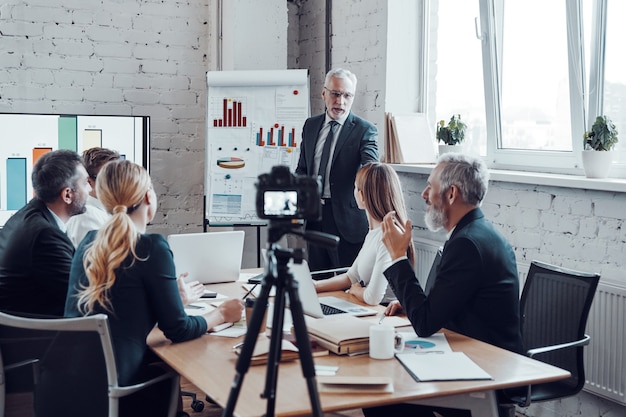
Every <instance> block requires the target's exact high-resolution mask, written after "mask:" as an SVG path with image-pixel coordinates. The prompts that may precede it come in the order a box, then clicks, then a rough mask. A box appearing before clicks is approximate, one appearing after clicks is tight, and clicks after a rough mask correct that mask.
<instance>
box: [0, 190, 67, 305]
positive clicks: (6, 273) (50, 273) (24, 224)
mask: <svg viewBox="0 0 626 417" xmlns="http://www.w3.org/2000/svg"><path fill="white" fill-rule="evenodd" d="M73 256H74V245H72V242H71V241H70V239H69V238H68V237H67V235H66V234H65V233H64V232H62V231H61V229H59V226H58V225H57V223H56V221H55V220H54V217H53V216H52V214H51V213H50V211H49V210H48V208H47V206H46V204H45V203H44V202H43V201H41V200H39V199H37V198H34V199H32V200H31V201H30V202H29V203H28V204H27V205H26V206H24V207H22V208H21V209H20V210H19V211H18V212H17V213H15V214H14V215H13V216H11V218H10V219H9V220H8V221H7V222H6V224H5V225H4V227H3V228H2V229H0V310H3V311H14V312H22V313H31V314H43V315H55V316H62V315H63V309H64V307H65V297H66V295H67V286H68V281H69V275H70V265H71V263H72V257H73Z"/></svg>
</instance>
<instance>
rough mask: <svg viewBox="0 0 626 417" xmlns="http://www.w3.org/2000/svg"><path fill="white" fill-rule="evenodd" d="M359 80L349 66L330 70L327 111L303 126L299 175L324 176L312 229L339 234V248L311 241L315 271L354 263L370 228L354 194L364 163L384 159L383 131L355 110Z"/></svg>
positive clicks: (324, 93)
mask: <svg viewBox="0 0 626 417" xmlns="http://www.w3.org/2000/svg"><path fill="white" fill-rule="evenodd" d="M356 84H357V79H356V76H355V75H354V74H353V73H351V72H350V71H348V70H345V69H342V68H336V69H333V70H331V71H329V72H328V73H327V74H326V78H325V80H324V87H323V89H322V98H323V99H324V103H325V105H326V112H325V113H324V114H320V115H317V116H313V117H311V118H309V119H307V120H306V122H305V123H304V127H303V129H302V146H301V148H300V159H299V161H298V166H297V168H296V174H300V175H309V176H316V175H319V176H321V177H322V195H321V197H322V219H321V221H319V222H313V221H308V222H307V224H306V230H316V231H321V232H325V233H329V234H332V235H336V236H338V237H339V246H338V247H337V248H324V247H318V246H316V245H314V244H309V245H308V261H309V267H310V268H311V270H313V271H319V270H325V269H332V268H339V267H345V266H350V265H352V263H353V262H354V259H355V258H356V256H357V254H358V253H359V250H360V249H361V246H362V245H363V241H364V240H365V235H366V234H367V231H368V223H367V218H366V216H365V212H364V211H363V210H361V209H359V208H358V206H357V204H356V200H355V198H354V179H355V177H356V172H357V171H358V170H359V168H360V167H361V166H363V165H364V164H366V163H368V162H371V161H377V160H378V158H379V156H378V143H377V139H378V130H377V129H376V126H374V125H373V124H372V123H370V122H368V121H366V120H364V119H362V118H360V117H358V116H356V115H355V114H353V113H352V112H351V111H350V109H351V108H352V103H353V102H354V95H355V91H356ZM318 278H319V277H318Z"/></svg>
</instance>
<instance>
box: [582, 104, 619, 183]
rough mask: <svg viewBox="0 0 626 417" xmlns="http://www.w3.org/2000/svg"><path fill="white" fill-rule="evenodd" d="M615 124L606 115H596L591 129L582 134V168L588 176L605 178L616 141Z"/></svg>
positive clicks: (611, 160)
mask: <svg viewBox="0 0 626 417" xmlns="http://www.w3.org/2000/svg"><path fill="white" fill-rule="evenodd" d="M617 135H618V132H617V128H616V127H615V124H614V123H613V121H611V119H610V118H609V117H608V116H598V117H596V120H595V122H593V125H592V126H591V130H589V131H587V132H585V133H584V135H583V139H584V150H583V154H582V157H583V168H584V169H585V175H586V176H587V177H588V178H606V177H607V176H608V174H609V169H610V168H611V164H612V162H613V148H614V147H615V144H616V143H617V142H618V140H619V138H618V136H617Z"/></svg>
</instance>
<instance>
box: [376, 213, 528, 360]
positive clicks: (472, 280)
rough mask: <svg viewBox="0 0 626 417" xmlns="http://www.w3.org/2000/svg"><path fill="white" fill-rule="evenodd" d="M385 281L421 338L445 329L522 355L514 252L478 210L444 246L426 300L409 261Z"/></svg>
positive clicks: (389, 273)
mask: <svg viewBox="0 0 626 417" xmlns="http://www.w3.org/2000/svg"><path fill="white" fill-rule="evenodd" d="M385 276H386V277H387V280H388V281H389V283H390V285H391V287H392V288H393V291H394V293H395V294H396V296H397V297H398V299H399V300H400V303H401V304H402V307H403V308H404V310H405V311H406V313H407V316H408V318H409V319H410V320H411V324H412V325H413V328H414V329H415V331H416V332H417V334H418V335H420V336H430V335H431V334H433V333H435V332H437V331H438V330H439V329H441V328H442V327H445V328H447V329H450V330H453V331H456V332H458V333H462V334H464V335H466V336H470V337H473V338H475V339H478V340H482V341H484V342H487V343H490V344H492V345H496V346H499V347H501V348H504V349H508V350H510V351H513V352H517V353H521V352H522V337H521V331H520V312H519V278H518V275H517V263H516V261H515V253H514V252H513V249H512V248H511V246H510V245H509V243H508V242H507V241H506V240H505V239H504V237H502V235H500V233H498V232H497V231H496V230H495V229H494V227H493V225H492V224H491V223H490V222H488V221H487V220H486V219H485V217H484V215H483V213H482V211H481V210H480V209H479V208H476V209H474V210H472V211H471V212H469V213H467V214H466V215H465V216H464V217H463V218H462V219H461V221H460V222H459V223H458V224H457V226H456V228H455V229H454V232H453V233H452V236H450V239H449V240H448V241H447V242H446V244H445V245H444V249H443V254H442V256H441V263H440V265H439V270H438V271H437V274H436V281H435V282H434V286H433V287H432V289H431V291H430V293H429V295H428V296H426V295H425V294H424V291H422V288H421V287H420V285H419V282H418V281H417V279H416V277H415V272H414V271H413V268H412V267H411V264H410V263H409V261H408V260H402V261H399V262H396V263H395V264H393V265H391V266H390V267H389V268H387V270H386V271H385Z"/></svg>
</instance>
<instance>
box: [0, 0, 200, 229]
mask: <svg viewBox="0 0 626 417" xmlns="http://www.w3.org/2000/svg"><path fill="white" fill-rule="evenodd" d="M208 13H209V11H208V0H204V1H193V2H188V3H180V2H177V1H174V0H166V1H163V2H162V1H152V0H141V1H135V2H127V1H119V0H118V1H105V2H101V1H94V0H69V1H68V0H38V1H30V0H28V1H17V0H9V1H4V2H3V3H2V5H1V6H0V34H1V35H0V111H2V112H26V113H37V112H45V113H66V114H112V115H148V116H150V117H151V122H152V126H151V127H152V132H151V133H152V151H151V157H152V161H153V163H152V168H153V171H152V178H153V180H154V182H155V188H156V191H157V193H158V195H159V198H160V209H159V212H158V215H157V218H156V219H155V222H154V226H152V228H151V229H152V230H153V231H159V232H164V233H172V232H175V231H181V230H185V229H191V230H195V231H199V230H201V226H202V218H203V214H202V196H203V183H204V141H205V121H204V120H205V101H206V97H205V91H206V88H205V81H204V80H205V73H206V71H207V69H208V66H209V64H208V62H207V58H206V57H207V54H208V49H209V30H210V28H209V25H208Z"/></svg>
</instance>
